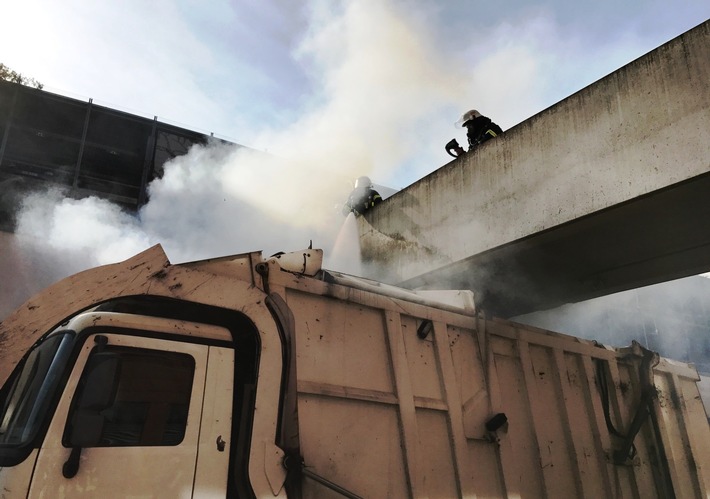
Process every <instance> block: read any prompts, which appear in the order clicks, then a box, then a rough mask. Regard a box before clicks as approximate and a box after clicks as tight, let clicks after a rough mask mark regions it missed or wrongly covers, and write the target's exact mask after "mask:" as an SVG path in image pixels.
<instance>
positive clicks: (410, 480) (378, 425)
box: [0, 246, 710, 499]
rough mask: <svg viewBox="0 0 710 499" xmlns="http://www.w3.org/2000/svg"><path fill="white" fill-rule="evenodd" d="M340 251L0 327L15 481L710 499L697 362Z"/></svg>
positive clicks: (10, 485)
mask: <svg viewBox="0 0 710 499" xmlns="http://www.w3.org/2000/svg"><path fill="white" fill-rule="evenodd" d="M322 258H323V254H322V251H320V250H317V249H312V248H309V249H306V250H302V251H296V252H290V253H279V254H276V255H273V256H270V257H264V256H263V255H262V253H261V252H252V253H245V254H240V255H235V256H229V257H222V258H214V259H208V260H202V261H198V262H190V263H182V264H175V265H174V264H171V263H170V261H169V260H168V258H167V257H166V255H165V253H164V251H163V250H162V248H161V247H160V246H155V247H153V248H150V249H148V250H146V251H145V252H143V253H140V254H138V255H136V256H134V257H133V258H131V259H129V260H127V261H125V262H122V263H117V264H112V265H107V266H103V267H97V268H95V269H91V270H87V271H84V272H81V273H79V274H76V275H74V276H71V277H68V278H66V279H64V280H61V281H59V282H57V283H56V284H54V285H52V286H50V287H49V288H47V289H46V290H44V291H42V292H41V293H39V294H38V295H36V296H34V297H33V298H31V299H30V300H29V301H27V302H26V303H25V304H24V305H23V306H22V307H21V308H20V309H18V310H17V311H15V312H13V313H12V314H11V315H10V316H8V317H7V318H6V319H5V320H4V321H3V322H2V324H1V326H0V382H2V391H1V392H0V411H1V412H0V497H2V498H16V497H17V498H19V497H22V498H42V497H44V498H57V497H67V498H72V499H75V498H83V497H101V498H104V497H151V498H156V497H165V498H171V499H172V498H188V497H195V498H202V497H239V498H249V497H259V498H262V497H279V498H284V497H296V498H341V497H349V498H355V497H362V498H385V497H392V498H400V497H403V498H404V497H431V498H434V497H439V498H451V497H467V498H469V497H481V498H483V497H485V498H493V497H515V498H537V497H547V498H571V497H591V498H601V497H604V498H606V497H624V498H626V497H628V498H654V497H659V498H660V497H663V498H665V497H677V498H689V497H703V498H705V497H709V496H710V427H709V426H708V419H707V415H706V412H705V408H704V406H703V403H702V401H701V399H700V396H699V392H698V388H697V381H698V374H697V372H696V370H695V369H694V367H693V366H692V365H689V364H687V363H683V362H677V361H673V360H668V359H664V358H660V357H659V356H658V355H657V354H656V353H654V352H651V351H649V350H646V349H644V348H642V347H641V345H639V344H637V343H634V344H632V345H631V346H629V347H626V348H619V349H615V348H610V347H606V346H603V345H600V344H598V343H596V342H594V341H588V340H584V339H579V338H575V337H572V336H566V335H563V334H559V333H555V332H550V331H545V330H541V329H537V328H533V327H529V326H525V325H522V324H517V323H514V322H510V321H507V320H502V319H496V318H491V317H487V316H486V314H485V312H484V311H481V310H477V309H476V307H475V304H474V300H473V295H472V293H471V292H470V291H436V290H432V291H411V290H405V289H401V288H397V287H395V286H389V285H386V284H382V283H378V282H376V281H372V280H368V279H363V278H358V277H355V276H349V275H345V274H342V273H338V272H333V271H327V270H324V269H322Z"/></svg>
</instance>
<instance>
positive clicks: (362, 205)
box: [343, 177, 382, 216]
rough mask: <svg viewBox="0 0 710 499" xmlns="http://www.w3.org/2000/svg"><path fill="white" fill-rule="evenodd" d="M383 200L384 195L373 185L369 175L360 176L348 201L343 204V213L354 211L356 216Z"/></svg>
mask: <svg viewBox="0 0 710 499" xmlns="http://www.w3.org/2000/svg"><path fill="white" fill-rule="evenodd" d="M381 202H382V196H380V193H379V192H377V191H376V190H375V189H374V188H373V185H372V181H371V180H370V178H369V177H359V178H358V179H357V180H356V181H355V189H353V191H352V192H351V193H350V197H348V201H347V202H346V203H345V205H344V206H343V215H347V214H348V213H350V212H353V213H354V214H355V216H358V215H362V214H363V213H365V212H366V211H367V210H369V209H370V208H372V207H373V206H375V205H377V204H379V203H381Z"/></svg>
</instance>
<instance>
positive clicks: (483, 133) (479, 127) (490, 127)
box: [463, 116, 503, 151]
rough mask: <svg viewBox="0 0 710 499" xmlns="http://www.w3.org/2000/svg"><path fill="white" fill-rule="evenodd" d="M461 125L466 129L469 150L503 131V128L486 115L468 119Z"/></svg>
mask: <svg viewBox="0 0 710 499" xmlns="http://www.w3.org/2000/svg"><path fill="white" fill-rule="evenodd" d="M463 126H465V127H466V128H467V129H468V132H466V136H467V137H468V150H469V151H471V150H472V149H473V148H474V147H476V146H477V145H479V144H482V143H483V142H485V141H487V140H488V139H492V138H493V137H497V136H498V135H500V134H501V133H503V130H502V129H501V128H500V127H499V126H498V125H496V124H495V123H493V122H492V121H491V119H490V118H488V117H486V116H478V117H476V118H474V119H472V120H468V121H467V122H466V123H464V124H463Z"/></svg>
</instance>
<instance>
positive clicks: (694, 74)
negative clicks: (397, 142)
mask: <svg viewBox="0 0 710 499" xmlns="http://www.w3.org/2000/svg"><path fill="white" fill-rule="evenodd" d="M708 82H710V21H707V22H705V23H703V24H701V25H699V26H698V27H696V28H694V29H692V30H690V31H688V32H687V33H685V34H683V35H681V36H679V37H677V38H676V39H674V40H672V41H670V42H668V43H667V44H665V45H663V46H661V47H659V48H658V49H656V50H654V51H652V52H650V53H648V54H646V55H645V56H643V57H641V58H639V59H637V60H635V61H633V62H632V63H630V64H628V65H627V66H624V67H623V68H621V69H619V70H618V71H616V72H614V73H612V74H610V75H608V76H607V77H605V78H603V79H601V80H599V81H597V82H595V83H594V84H592V85H590V86H588V87H586V88H584V89H583V90H581V91H579V92H577V93H575V94H573V95H572V96H570V97H568V98H567V99H565V100H563V101H562V102H560V103H558V104H556V105H554V106H552V107H550V108H548V109H546V110H544V111H542V112H541V113H539V114H537V115H535V116H533V117H532V118H530V119H528V120H526V121H525V122H523V123H521V124H519V125H517V126H515V127H514V128H512V129H510V130H508V131H506V133H505V134H504V135H503V136H502V137H499V138H497V139H495V140H491V141H489V142H487V143H486V144H484V145H483V146H481V147H480V148H479V149H478V150H476V151H474V152H473V153H470V154H467V155H466V156H464V157H463V158H459V159H457V160H455V161H453V162H451V163H449V164H447V165H445V166H444V167H442V168H441V169H439V170H437V171H436V172H434V173H432V174H430V175H429V176H427V177H425V178H423V179H422V180H420V181H418V182H416V183H415V184H413V185H411V186H409V187H408V188H406V189H404V190H403V191H401V192H400V193H398V194H396V195H394V196H392V197H391V198H389V199H387V200H386V201H385V202H384V203H382V204H381V205H379V206H378V207H377V208H376V209H374V210H372V211H371V212H369V213H368V214H367V215H366V217H361V218H360V236H361V246H362V249H363V256H364V258H365V259H366V260H367V261H370V262H371V263H372V268H373V270H372V277H377V278H379V279H382V278H383V276H384V277H385V279H386V280H387V281H388V282H395V283H400V284H404V285H407V286H411V287H422V286H429V287H447V288H448V287H452V286H458V287H461V286H463V287H467V288H470V289H473V290H474V291H476V292H477V294H478V296H479V304H480V303H483V304H484V305H485V306H487V307H488V308H489V310H492V311H494V312H495V313H499V314H501V315H505V316H508V315H514V314H519V313H524V312H528V311H532V310H536V309H537V310H539V309H542V308H549V307H552V306H556V305H558V304H560V303H565V302H571V301H577V300H580V299H586V298H591V297H593V296H599V295H601V294H606V293H608V292H612V291H620V290H622V289H629V288H632V287H638V286H640V285H644V284H651V283H653V282H660V281H662V280H667V279H670V278H676V277H681V276H685V275H691V274H693V273H698V272H701V271H707V270H708V269H710V174H708V172H710V85H709V84H708ZM492 117H493V118H494V119H495V116H492ZM385 272H388V274H387V275H386V276H385Z"/></svg>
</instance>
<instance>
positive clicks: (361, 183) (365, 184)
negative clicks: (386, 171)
mask: <svg viewBox="0 0 710 499" xmlns="http://www.w3.org/2000/svg"><path fill="white" fill-rule="evenodd" d="M370 187H372V180H370V177H358V179H357V180H355V188H356V189H368V188H370Z"/></svg>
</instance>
